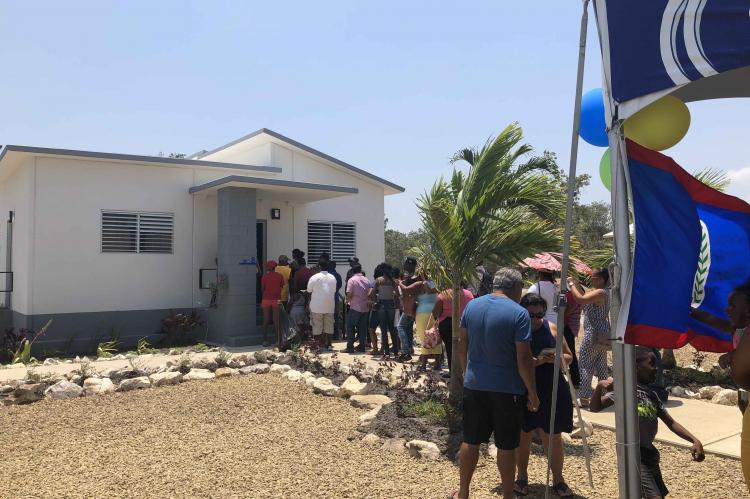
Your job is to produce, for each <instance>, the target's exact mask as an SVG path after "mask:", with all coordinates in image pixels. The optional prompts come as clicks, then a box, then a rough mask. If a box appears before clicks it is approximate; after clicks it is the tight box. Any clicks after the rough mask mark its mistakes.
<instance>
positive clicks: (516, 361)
mask: <svg viewBox="0 0 750 499" xmlns="http://www.w3.org/2000/svg"><path fill="white" fill-rule="evenodd" d="M492 288H493V292H492V293H490V294H488V295H484V296H481V297H479V298H476V299H474V300H472V301H470V302H469V304H468V305H467V306H466V310H465V311H464V314H463V316H462V317H461V331H460V334H459V341H458V354H459V356H458V358H459V360H460V361H461V367H462V368H463V370H464V400H463V402H464V404H463V405H464V414H463V430H464V441H463V444H462V445H461V456H460V461H461V486H460V489H459V490H458V491H456V492H455V493H454V495H453V497H458V498H461V499H464V498H467V497H469V485H470V483H471V477H472V476H473V475H474V470H475V468H476V465H477V459H478V458H479V445H480V444H482V443H484V442H487V441H488V440H489V438H490V434H492V433H493V432H494V434H495V446H496V447H497V449H498V451H497V467H498V469H499V470H500V477H501V479H502V484H503V497H504V498H512V497H513V479H514V478H515V469H516V456H515V449H516V448H517V447H518V444H519V442H520V436H521V423H522V421H523V410H524V407H526V408H528V409H529V410H530V411H536V410H537V408H538V407H539V398H538V397H537V394H536V384H535V382H534V361H533V358H532V356H531V323H530V319H529V313H528V312H527V311H526V309H525V308H523V307H521V306H520V305H519V304H518V302H519V301H520V300H521V293H522V292H523V279H522V277H521V273H520V272H518V271H517V270H513V269H508V268H503V269H500V270H498V271H497V273H496V274H495V277H494V279H493V282H492Z"/></svg>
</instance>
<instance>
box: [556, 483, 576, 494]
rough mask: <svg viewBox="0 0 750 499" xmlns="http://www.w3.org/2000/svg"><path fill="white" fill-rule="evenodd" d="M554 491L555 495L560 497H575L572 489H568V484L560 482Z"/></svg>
mask: <svg viewBox="0 0 750 499" xmlns="http://www.w3.org/2000/svg"><path fill="white" fill-rule="evenodd" d="M552 490H554V491H555V493H556V494H557V495H558V496H560V497H573V495H574V494H573V491H572V490H570V487H568V484H567V483H565V482H560V483H558V484H555V485H553V486H552Z"/></svg>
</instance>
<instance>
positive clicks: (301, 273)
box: [294, 267, 313, 291]
mask: <svg viewBox="0 0 750 499" xmlns="http://www.w3.org/2000/svg"><path fill="white" fill-rule="evenodd" d="M312 276H313V271H312V270H311V269H309V268H307V267H300V268H298V269H297V272H295V273H294V289H295V290H297V291H299V290H300V289H307V282H308V281H309V280H310V278H311V277H312Z"/></svg>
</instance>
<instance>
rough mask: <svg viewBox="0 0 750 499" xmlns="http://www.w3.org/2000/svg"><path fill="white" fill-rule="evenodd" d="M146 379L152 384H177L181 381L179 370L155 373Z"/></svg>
mask: <svg viewBox="0 0 750 499" xmlns="http://www.w3.org/2000/svg"><path fill="white" fill-rule="evenodd" d="M148 379H149V380H151V384H152V385H153V386H167V385H178V384H180V382H181V381H182V373H181V372H179V371H177V372H163V373H156V374H152V375H151V376H149V377H148Z"/></svg>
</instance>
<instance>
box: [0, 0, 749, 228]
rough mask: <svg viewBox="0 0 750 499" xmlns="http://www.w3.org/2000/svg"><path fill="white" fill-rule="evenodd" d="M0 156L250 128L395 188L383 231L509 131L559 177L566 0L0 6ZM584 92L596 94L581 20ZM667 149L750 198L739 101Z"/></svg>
mask: <svg viewBox="0 0 750 499" xmlns="http://www.w3.org/2000/svg"><path fill="white" fill-rule="evenodd" d="M0 8H1V9H2V15H1V16H0V60H1V61H2V68H3V71H2V76H0V102H2V107H0V144H21V145H34V146H43V147H61V148H70V149H85V150H94V151H105V152H119V153H130V154H146V155H155V154H158V153H160V152H162V153H164V154H168V153H170V152H181V153H187V154H190V153H193V152H196V151H199V150H201V149H212V148H214V147H216V146H219V145H222V144H224V143H226V142H229V141H231V140H233V139H235V138H238V137H241V136H243V135H245V134H247V133H249V132H251V131H254V130H257V129H259V128H263V127H266V128H270V129H272V130H274V131H277V132H279V133H281V134H284V135H286V136H288V137H291V138H293V139H295V140H297V141H299V142H302V143H303V144H306V145H309V146H311V147H313V148H316V149H318V150H320V151H323V152H325V153H327V154H330V155H332V156H334V157H337V158H339V159H341V160H343V161H346V162H348V163H351V164H353V165H355V166H357V167H359V168H362V169H365V170H367V171H369V172H372V173H374V174H375V175H378V176H381V177H383V178H385V179H388V180H390V181H392V182H395V183H397V184H399V185H402V186H404V187H405V188H406V192H405V193H403V194H399V195H395V196H389V197H387V198H386V202H385V209H386V217H387V218H388V219H389V227H390V228H395V229H398V230H402V231H406V230H412V229H416V228H417V227H419V216H418V213H417V210H416V208H415V205H414V201H415V199H416V198H417V197H418V196H419V195H420V194H422V193H423V192H424V191H425V190H426V189H428V188H429V187H430V186H431V185H432V183H433V182H434V181H435V180H436V179H437V178H438V177H439V176H440V175H448V174H450V172H451V170H452V168H453V166H451V165H450V163H449V158H450V157H451V155H452V154H453V153H454V152H455V151H457V150H459V149H461V148H463V147H466V146H475V145H476V146H478V145H482V144H483V143H484V142H485V141H486V140H487V138H488V137H490V136H492V135H495V134H497V133H499V132H500V131H501V130H502V129H503V128H504V127H505V126H507V125H508V124H510V123H512V122H518V123H520V125H521V126H522V127H523V129H524V135H525V142H527V143H529V144H531V145H532V146H533V147H534V148H535V150H536V151H537V152H539V153H541V152H542V151H544V150H549V151H553V152H555V153H556V154H557V156H558V159H559V161H560V164H561V165H563V166H565V167H566V168H567V166H568V164H569V149H570V134H571V129H572V110H573V97H574V90H575V88H574V87H575V76H576V62H577V56H578V29H579V24H580V2H574V1H569V2H561V1H559V0H543V1H541V2H512V3H511V2H498V1H491V0H487V1H482V2H479V1H464V2H460V3H458V2H428V1H412V2H395V1H385V0H381V1H379V2H352V1H327V2H307V1H304V2H303V1H287V2H246V1H234V2H232V1H211V2H203V1H184V0H183V1H168V0H160V1H159V2H154V1H143V0H131V1H128V2H101V1H78V2H59V1H54V2H51V1H38V2H9V1H5V2H1V3H0ZM589 26H590V29H589V31H588V35H589V36H588V41H589V43H588V50H587V53H586V57H587V62H586V72H585V83H584V90H589V89H592V88H596V87H599V86H601V65H600V61H599V57H600V53H599V43H598V38H597V34H596V30H595V27H594V23H593V15H592V16H591V19H590V23H589ZM689 108H690V111H691V116H692V123H691V127H690V130H689V132H688V134H687V136H686V137H685V138H684V139H683V140H682V142H680V143H679V144H678V145H677V146H675V147H673V148H672V149H670V150H668V151H666V154H668V155H670V156H673V157H674V158H675V159H676V160H677V161H678V163H680V164H681V165H682V166H684V167H685V168H686V169H688V170H690V171H694V170H697V169H702V168H704V167H709V166H710V167H714V168H719V169H723V170H726V171H727V172H728V174H729V176H730V178H731V179H732V184H731V185H730V192H731V193H733V194H735V195H739V196H741V197H743V198H744V199H746V200H747V199H750V159H748V155H747V154H746V153H745V147H747V137H750V120H748V119H747V116H748V115H750V101H745V100H738V99H734V100H723V101H707V102H701V103H692V104H689ZM603 153H604V149H601V148H597V147H593V146H590V145H588V144H586V143H584V142H581V145H580V149H579V160H578V163H579V168H578V172H579V173H589V174H591V175H592V185H591V186H590V187H588V188H586V189H585V190H584V192H583V195H582V200H583V201H584V202H591V201H597V200H608V199H609V193H608V191H606V189H605V188H604V187H603V186H602V184H601V182H600V181H599V176H598V165H599V160H600V158H601V155H602V154H603Z"/></svg>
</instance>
